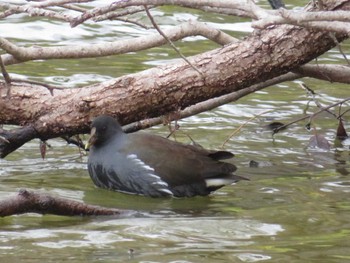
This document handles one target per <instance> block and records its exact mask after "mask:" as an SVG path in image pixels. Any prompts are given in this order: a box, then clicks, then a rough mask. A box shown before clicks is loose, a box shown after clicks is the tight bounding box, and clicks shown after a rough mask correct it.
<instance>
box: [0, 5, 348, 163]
mask: <svg viewBox="0 0 350 263" xmlns="http://www.w3.org/2000/svg"><path fill="white" fill-rule="evenodd" d="M349 6H350V1H347V2H346V3H343V4H342V5H341V6H340V7H341V8H342V9H349ZM337 39H338V41H339V42H340V41H342V40H344V39H345V36H343V35H338V36H337ZM335 45H336V43H335V40H334V37H333V36H332V35H331V33H328V32H323V31H318V30H310V29H305V28H302V27H298V26H288V25H282V26H274V27H271V28H268V29H265V30H261V31H255V32H254V33H253V34H251V35H250V36H249V37H248V38H246V39H245V40H243V41H241V42H237V43H232V44H228V45H226V46H224V47H222V48H218V49H215V50H212V51H209V52H206V53H203V54H200V55H197V56H193V57H190V58H189V60H190V61H191V63H192V64H193V65H194V66H195V67H196V68H197V69H199V70H200V72H201V73H202V74H199V73H198V72H197V71H196V70H195V69H194V68H193V67H191V66H190V65H189V64H187V63H185V62H178V63H173V64H169V65H165V66H160V67H156V68H152V69H149V70H145V71H142V72H139V73H136V74H130V75H127V76H123V77H120V78H117V79H115V80H112V81H107V82H104V83H101V84H97V85H91V86H87V87H83V88H77V89H66V90H54V92H53V95H52V94H51V93H50V91H49V90H48V89H47V88H45V87H41V86H35V85H30V86H29V85H12V86H11V89H10V92H9V94H10V95H9V96H8V95H6V94H7V93H8V92H7V87H6V86H5V84H2V86H1V87H0V91H1V96H0V112H1V114H0V123H3V124H16V125H21V126H27V125H30V126H31V127H32V128H31V129H34V130H35V135H33V136H34V137H36V138H41V139H43V140H46V139H49V138H53V137H59V136H62V135H73V134H78V133H86V132H88V128H89V123H90V121H91V120H92V119H93V117H95V116H97V115H100V114H109V115H112V116H116V117H118V119H119V121H120V122H121V123H122V124H128V123H131V122H134V121H137V120H140V119H145V118H151V117H156V116H161V115H166V114H169V113H172V112H176V111H178V110H180V109H184V108H186V107H188V106H190V105H193V104H195V103H198V102H201V101H205V100H208V99H210V98H213V97H217V96H220V95H223V94H228V93H231V92H234V91H238V90H240V89H243V88H245V87H248V86H251V85H253V84H256V83H259V82H263V81H266V80H268V79H271V78H273V77H276V76H279V75H281V74H284V73H286V72H289V71H291V70H293V69H294V68H296V67H298V66H300V65H303V64H305V63H307V62H309V61H311V60H312V59H314V58H316V57H318V56H320V55H321V54H323V53H324V52H326V51H327V50H329V49H331V48H332V47H334V46H335ZM0 136H2V137H3V138H5V139H7V140H8V141H7V142H6V141H5V140H0V144H1V145H2V147H0V156H1V157H4V156H6V154H8V153H9V152H10V151H11V150H13V149H14V148H16V147H13V143H14V141H13V140H12V139H11V138H10V137H8V136H7V134H6V133H0ZM23 137H25V136H23ZM31 137H32V136H28V138H31ZM7 149H11V150H7Z"/></svg>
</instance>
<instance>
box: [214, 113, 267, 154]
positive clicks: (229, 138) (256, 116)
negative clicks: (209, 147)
mask: <svg viewBox="0 0 350 263" xmlns="http://www.w3.org/2000/svg"><path fill="white" fill-rule="evenodd" d="M270 111H272V110H266V111H263V112H261V113H259V114H258V115H254V116H253V117H251V118H250V119H248V120H247V121H245V122H244V123H243V124H241V125H240V126H239V127H238V128H237V129H235V130H234V131H233V132H232V133H231V134H230V136H228V137H227V139H226V140H225V141H224V142H223V144H222V145H221V147H220V148H224V147H225V144H226V143H227V142H228V141H229V140H231V138H232V137H233V136H234V135H236V133H238V132H239V131H240V130H241V129H242V128H243V127H244V126H246V125H247V124H248V123H249V122H250V121H252V120H254V119H256V118H258V117H259V116H261V115H263V114H265V113H267V112H270Z"/></svg>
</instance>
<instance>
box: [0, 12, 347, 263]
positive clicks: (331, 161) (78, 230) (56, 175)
mask: <svg viewBox="0 0 350 263" xmlns="http://www.w3.org/2000/svg"><path fill="white" fill-rule="evenodd" d="M157 14H159V16H158V17H157V19H164V21H166V22H167V23H168V24H169V25H171V24H174V23H175V21H177V20H178V19H179V17H180V18H186V19H188V18H191V19H198V20H203V21H204V20H210V21H212V22H213V23H215V25H217V24H219V23H221V22H222V19H221V18H220V16H216V15H214V16H212V15H209V14H202V13H200V12H194V13H193V14H192V15H188V14H187V12H184V10H182V9H179V10H178V11H177V12H175V14H173V10H170V9H169V10H168V9H166V8H163V9H160V10H158V13H157ZM184 14H186V16H184ZM163 16H164V17H163ZM188 16H190V17H188ZM25 21H26V18H24V17H18V18H16V19H12V20H11V21H10V22H11V30H2V32H3V34H4V35H3V37H18V36H19V35H20V36H22V37H23V39H24V40H21V39H16V41H18V43H24V42H25V41H27V39H31V40H32V41H33V42H36V43H38V44H39V43H47V44H50V43H54V42H55V41H59V42H60V43H62V44H67V45H69V44H72V43H74V41H78V42H79V41H87V42H98V41H100V40H101V41H102V40H113V39H114V38H115V37H118V38H123V37H124V38H125V37H128V36H129V35H132V36H138V35H141V34H143V33H144V32H143V30H140V29H138V28H137V27H134V26H130V27H126V26H124V25H118V26H116V25H115V24H114V23H112V22H106V23H104V24H103V25H97V26H92V25H84V26H81V27H78V28H77V29H74V30H70V29H69V30H61V31H59V32H60V33H59V34H58V33H57V34H53V33H52V32H54V31H53V28H55V27H57V25H58V23H50V22H47V21H45V22H37V21H36V20H35V19H33V18H31V19H30V21H29V22H30V23H28V21H27V23H24V22H25ZM237 22H240V23H242V21H239V20H237V19H233V18H229V17H225V23H223V25H222V26H221V27H222V28H223V29H224V30H227V31H226V32H229V33H230V34H232V35H234V36H236V37H242V36H244V34H245V32H248V31H249V26H248V27H247V29H246V30H245V31H244V30H243V32H234V31H228V30H230V26H229V25H230V24H233V23H237ZM243 23H244V26H247V25H249V24H247V23H246V21H243ZM8 26H9V21H6V20H3V21H1V23H0V28H8ZM19 28H21V30H22V31H18V30H19ZM38 28H40V29H41V31H40V34H38ZM67 28H68V27H67ZM231 28H235V27H231ZM240 28H244V27H242V24H240ZM231 30H232V29H231ZM56 31H57V30H56ZM14 32H21V33H19V34H17V35H11V34H13V33H14ZM45 32H46V33H45ZM48 32H49V33H48ZM23 34H24V35H23ZM27 34H28V35H27ZM96 36H97V37H96ZM193 40H194V39H193V38H188V39H186V40H185V41H183V42H180V43H177V45H178V46H179V47H180V48H181V49H182V51H183V52H184V53H185V54H186V55H192V54H196V53H200V52H201V51H203V50H207V49H210V48H212V47H215V46H216V45H215V44H213V43H211V42H209V41H202V42H201V45H198V43H197V42H194V41H193ZM343 50H344V52H347V53H349V44H348V43H347V44H344V46H343ZM174 57H176V55H175V53H174V51H172V50H171V49H170V48H168V47H162V48H155V49H152V50H148V51H143V52H139V53H137V54H126V55H122V56H118V57H108V58H99V59H82V60H71V61H66V60H54V61H48V62H42V61H36V62H28V63H25V64H23V65H13V66H11V67H8V70H9V72H10V73H15V74H17V76H19V77H23V78H24V77H25V76H26V75H29V76H30V78H31V79H35V80H41V81H46V82H50V83H52V84H59V85H64V84H65V85H67V86H80V85H87V84H89V83H91V76H94V80H95V81H103V80H108V79H111V78H113V77H117V76H120V75H123V74H127V73H133V72H137V71H139V70H142V69H146V68H148V67H152V66H153V65H160V64H164V63H166V62H167V61H168V60H169V59H171V58H174ZM324 59H329V60H332V61H341V57H340V56H339V55H338V53H337V51H336V50H334V51H333V52H331V53H329V54H328V55H327V56H325V57H324ZM303 81H304V82H305V83H306V84H307V85H308V86H309V87H310V88H312V89H313V90H315V92H316V93H317V94H318V95H317V99H318V100H319V101H320V102H321V103H322V104H324V105H329V104H331V103H334V102H335V101H338V100H340V99H342V98H345V97H348V96H349V95H348V94H349V92H348V86H347V85H340V84H334V83H332V84H330V83H326V82H320V81H317V80H312V79H304V80H303ZM309 100H310V98H309V97H308V96H307V94H306V92H305V91H304V90H302V89H301V88H300V87H299V85H298V82H297V81H295V82H286V83H283V84H281V85H277V86H274V87H270V88H268V89H265V90H262V91H259V92H256V93H255V94H252V95H249V96H247V97H245V98H242V99H240V100H239V101H237V102H235V103H232V104H228V105H224V106H222V107H219V108H217V109H215V110H213V111H210V112H205V113H202V114H200V115H197V116H193V117H190V118H187V119H185V120H181V121H180V122H179V124H180V127H181V131H180V132H178V133H177V134H176V138H177V139H178V140H180V141H183V142H188V141H189V140H188V138H187V137H186V135H185V134H184V133H186V134H189V135H190V136H191V137H192V138H193V139H194V140H195V141H196V142H197V143H199V144H201V145H203V146H204V147H207V148H212V149H220V147H221V146H222V144H223V143H224V142H225V141H226V140H227V139H228V138H229V137H230V135H232V134H233V133H234V132H235V131H236V129H237V128H238V127H240V126H241V125H243V126H242V127H241V128H240V131H239V132H237V133H235V135H233V137H232V138H231V139H230V140H228V141H227V143H226V144H225V146H224V149H226V150H229V151H232V152H234V153H235V155H236V157H235V158H234V160H233V162H234V163H235V165H236V166H237V167H238V174H239V175H242V176H245V177H248V178H249V179H250V181H243V182H239V183H238V184H236V185H234V186H228V187H224V188H222V189H220V190H219V191H217V192H215V193H214V194H213V195H211V196H209V197H195V198H190V199H151V198H145V197H140V196H132V195H126V194H121V193H115V192H111V191H106V190H103V189H98V188H96V187H95V186H94V185H93V183H92V182H91V180H90V178H89V176H88V173H87V169H86V161H87V156H86V154H85V153H84V152H83V153H80V152H79V151H78V149H76V148H75V147H74V146H69V145H66V143H65V142H64V141H62V140H60V139H56V140H50V141H49V143H50V144H51V146H52V147H51V148H50V149H49V150H48V152H47V157H46V159H45V160H42V159H41V157H40V152H39V141H38V140H33V141H32V142H30V143H27V144H26V145H25V146H23V147H22V148H21V149H19V150H18V151H16V152H15V153H13V154H11V155H10V156H8V157H7V158H6V159H5V160H0V167H1V169H0V180H1V184H0V199H5V198H7V197H9V196H12V195H15V194H16V193H17V192H18V190H19V189H21V188H26V189H29V190H33V191H38V192H44V193H49V194H51V195H56V196H60V197H65V198H69V199H73V200H77V201H81V202H85V203H88V204H93V205H101V206H106V207H115V208H120V209H131V210H135V211H138V212H139V213H138V214H137V215H133V216H130V217H127V218H125V217H123V218H118V217H116V216H108V217H63V216H53V215H45V216H42V215H37V214H25V215H18V216H11V217H6V218H0V259H1V261H4V262H6V261H7V262H14V261H20V262H26V263H29V262H39V261H41V262H61V261H68V260H69V261H72V262H181V263H183V262H215V263H216V262H217V263H219V262H259V261H262V262H264V261H266V262H349V260H350V253H349V248H350V241H349V238H348V237H349V232H350V226H349V215H350V202H349V192H350V179H349V171H350V167H349V160H350V157H349V145H350V141H349V140H346V141H344V142H342V143H337V144H336V143H335V131H336V127H337V121H336V120H335V119H334V117H332V116H331V115H330V114H326V113H324V114H321V115H319V116H317V118H315V119H314V120H313V127H316V129H317V132H318V133H321V134H324V135H325V137H326V138H327V139H328V140H329V142H330V143H331V149H330V150H328V151H326V150H322V149H309V148H308V142H309V139H310V137H311V136H312V134H313V131H308V130H306V129H305V127H304V126H305V124H306V123H307V120H306V121H302V122H299V123H297V124H294V125H291V126H290V127H289V128H288V129H287V130H285V131H281V132H280V133H279V134H276V135H275V136H274V137H272V135H271V132H270V131H268V130H266V129H265V128H264V127H265V125H266V124H269V123H270V122H272V121H280V122H284V123H287V122H289V121H292V120H294V119H296V118H300V117H301V116H303V114H304V112H305V111H307V112H308V113H312V112H315V111H316V110H317V108H316V107H315V105H314V103H312V102H311V103H310V107H309V108H307V106H306V105H307V103H308V102H309ZM348 106H349V103H347V104H346V105H344V106H343V110H344V109H345V108H346V107H348ZM337 110H338V109H336V111H337ZM254 116H255V118H253V117H254ZM345 119H347V117H346V116H345ZM345 126H346V127H348V124H347V122H345ZM149 132H152V133H155V134H159V135H162V136H165V135H167V134H168V129H167V128H166V127H163V126H158V127H154V128H152V129H150V130H149ZM84 139H85V140H86V137H85V138H84ZM251 161H254V162H256V163H257V164H258V167H250V165H249V164H250V162H251Z"/></svg>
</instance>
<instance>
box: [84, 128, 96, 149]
mask: <svg viewBox="0 0 350 263" xmlns="http://www.w3.org/2000/svg"><path fill="white" fill-rule="evenodd" d="M95 142H96V128H95V127H93V128H92V129H91V132H90V138H89V140H88V142H87V143H86V144H85V150H87V149H89V148H90V147H91V146H92V145H94V143H95Z"/></svg>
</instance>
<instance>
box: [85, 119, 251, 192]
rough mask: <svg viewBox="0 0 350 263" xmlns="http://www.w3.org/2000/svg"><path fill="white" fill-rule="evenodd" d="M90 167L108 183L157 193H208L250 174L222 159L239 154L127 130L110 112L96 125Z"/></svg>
mask: <svg viewBox="0 0 350 263" xmlns="http://www.w3.org/2000/svg"><path fill="white" fill-rule="evenodd" d="M86 147H87V148H89V147H90V153H89V160H88V169H89V174H90V177H91V179H92V180H93V182H94V183H95V184H96V185H97V186H99V187H102V188H107V189H112V190H116V191H120V192H126V193H132V194H140V195H145V196H152V197H162V196H176V197H191V196H196V195H202V196H205V195H208V194H210V193H211V192H212V191H215V190H217V189H219V188H221V187H223V186H225V185H229V184H232V183H234V182H236V181H238V180H241V179H245V178H243V177H240V176H237V175H234V174H233V172H234V171H235V170H236V166H235V165H233V164H231V163H225V162H221V161H220V160H223V159H229V158H232V157H233V154H232V153H230V152H226V151H210V150H205V149H203V148H201V147H199V146H194V145H185V144H182V143H178V142H175V141H171V140H168V139H165V138H163V137H160V136H156V135H151V134H147V133H143V132H138V133H131V134H126V133H124V132H123V130H122V128H121V126H120V125H119V123H118V122H117V121H116V120H115V119H114V118H112V117H110V116H105V115H102V116H99V117H97V118H95V119H94V120H93V122H92V125H91V134H90V139H89V141H88V143H87V145H86Z"/></svg>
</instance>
